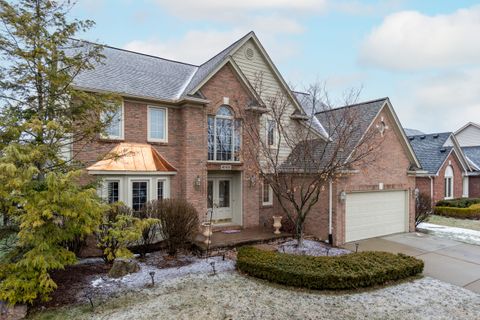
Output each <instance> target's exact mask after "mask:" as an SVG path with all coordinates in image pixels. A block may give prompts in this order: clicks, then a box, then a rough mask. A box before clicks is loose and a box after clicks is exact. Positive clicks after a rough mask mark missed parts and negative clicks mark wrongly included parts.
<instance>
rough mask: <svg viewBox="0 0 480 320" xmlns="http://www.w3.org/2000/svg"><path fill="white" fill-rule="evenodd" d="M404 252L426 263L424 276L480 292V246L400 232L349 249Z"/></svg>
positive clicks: (349, 244) (369, 240) (349, 245)
mask: <svg viewBox="0 0 480 320" xmlns="http://www.w3.org/2000/svg"><path fill="white" fill-rule="evenodd" d="M355 243H358V244H359V246H358V250H359V251H368V250H373V251H387V252H393V253H404V254H408V255H411V256H414V257H417V258H419V259H422V260H423V261H424V262H425V269H424V272H423V274H424V275H426V276H430V277H432V278H436V279H439V280H442V281H445V282H449V283H452V284H454V285H457V286H460V287H464V288H466V289H469V290H472V291H474V292H477V293H480V246H477V245H472V244H466V243H462V242H458V241H455V240H450V239H445V238H439V237H435V236H432V235H428V234H423V233H415V232H412V233H401V234H395V235H391V236H385V237H379V238H372V239H367V240H361V241H357V242H351V243H347V244H345V245H344V247H345V248H346V249H349V250H353V251H354V250H355Z"/></svg>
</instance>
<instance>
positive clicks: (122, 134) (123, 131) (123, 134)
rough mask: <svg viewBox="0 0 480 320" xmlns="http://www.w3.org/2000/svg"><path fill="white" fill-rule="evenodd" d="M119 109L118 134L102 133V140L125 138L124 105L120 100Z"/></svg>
mask: <svg viewBox="0 0 480 320" xmlns="http://www.w3.org/2000/svg"><path fill="white" fill-rule="evenodd" d="M120 109H121V110H122V111H121V119H120V136H111V135H108V134H105V133H103V134H102V135H101V138H102V139H104V140H124V139H125V106H124V102H123V100H122V103H121V104H120Z"/></svg>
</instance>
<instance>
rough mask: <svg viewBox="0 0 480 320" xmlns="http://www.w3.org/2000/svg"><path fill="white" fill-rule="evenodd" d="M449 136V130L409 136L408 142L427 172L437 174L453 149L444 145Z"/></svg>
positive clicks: (450, 134)
mask: <svg viewBox="0 0 480 320" xmlns="http://www.w3.org/2000/svg"><path fill="white" fill-rule="evenodd" d="M451 136H452V133H451V132H443V133H433V134H423V135H413V136H409V140H410V144H411V146H412V147H413V150H414V151H415V154H416V155H417V157H418V159H419V161H420V164H421V166H422V169H424V170H425V171H427V172H428V173H429V174H432V175H435V174H437V172H438V171H439V170H440V169H441V167H442V165H443V163H444V162H445V160H446V159H447V157H448V156H449V155H450V153H451V152H452V150H453V147H452V146H445V142H446V141H447V140H448V139H449V138H450V137H451Z"/></svg>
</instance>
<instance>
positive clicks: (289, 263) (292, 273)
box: [237, 247, 424, 290]
mask: <svg viewBox="0 0 480 320" xmlns="http://www.w3.org/2000/svg"><path fill="white" fill-rule="evenodd" d="M423 266H424V265H423V261H421V260H419V259H416V258H413V257H410V256H407V255H403V254H397V255H395V254H391V253H387V252H359V253H351V254H347V255H340V256H333V257H312V256H306V255H305V256H298V255H292V254H285V253H279V252H271V251H264V250H260V249H257V248H253V247H243V248H241V249H240V250H239V252H238V255H237V268H238V269H239V270H240V271H242V272H244V273H246V274H248V275H251V276H254V277H257V278H260V279H264V280H268V281H271V282H275V283H279V284H282V285H287V286H293V287H301V288H308V289H317V290H347V289H356V288H363V287H371V286H375V285H381V284H385V283H388V282H391V281H397V280H401V279H405V278H408V277H412V276H415V275H418V274H420V273H421V272H422V271H423Z"/></svg>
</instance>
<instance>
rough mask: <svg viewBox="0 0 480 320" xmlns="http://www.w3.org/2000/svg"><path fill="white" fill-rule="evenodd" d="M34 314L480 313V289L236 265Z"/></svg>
mask: <svg viewBox="0 0 480 320" xmlns="http://www.w3.org/2000/svg"><path fill="white" fill-rule="evenodd" d="M94 303H95V304H96V307H95V309H94V310H93V311H92V310H91V309H90V307H89V306H88V305H86V304H83V305H77V306H68V307H67V306H66V307H64V308H61V309H56V310H47V311H43V312H40V313H36V314H31V315H30V316H29V317H28V318H29V319H37V320H45V319H49V320H55V319H104V320H106V319H112V320H113V319H115V320H122V319H125V320H126V319H138V320H141V319H332V320H335V319H480V309H479V308H478V306H479V305H480V295H478V294H476V293H474V292H472V291H469V290H466V289H463V288H460V287H457V286H454V285H452V284H447V283H444V282H441V281H438V280H434V279H431V278H423V279H417V280H414V281H409V282H404V283H401V284H397V285H394V286H390V287H384V288H378V289H374V290H368V291H363V292H357V293H349V292H347V293H345V292H343V293H335V294H333V293H323V292H319V291H308V290H299V289H291V288H287V287H283V286H277V285H271V284H269V283H266V282H263V281H260V280H256V279H253V278H250V277H246V276H243V275H240V274H238V273H237V272H235V271H230V272H224V273H219V274H217V275H216V276H209V275H189V276H186V277H181V278H177V279H166V280H165V281H164V282H162V283H158V284H156V286H155V287H154V288H141V289H138V290H136V291H134V292H130V293H123V294H117V295H115V296H114V297H112V298H109V299H108V300H106V301H104V302H99V301H97V300H95V299H94Z"/></svg>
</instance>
